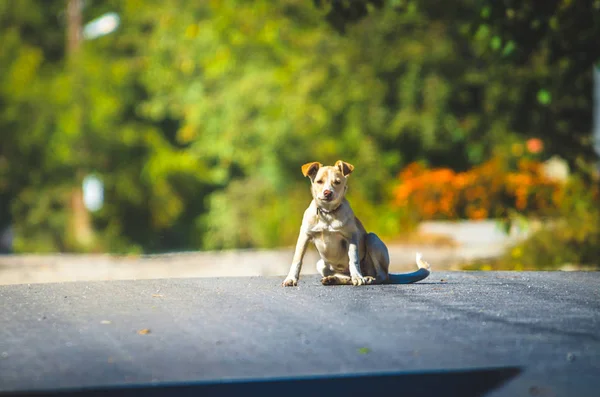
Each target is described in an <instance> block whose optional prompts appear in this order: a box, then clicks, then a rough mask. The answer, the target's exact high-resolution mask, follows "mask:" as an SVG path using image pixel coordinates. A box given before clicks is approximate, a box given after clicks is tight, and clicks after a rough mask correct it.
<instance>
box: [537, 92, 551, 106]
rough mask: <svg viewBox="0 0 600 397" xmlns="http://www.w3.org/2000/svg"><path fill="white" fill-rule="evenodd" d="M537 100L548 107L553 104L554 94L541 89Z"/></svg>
mask: <svg viewBox="0 0 600 397" xmlns="http://www.w3.org/2000/svg"><path fill="white" fill-rule="evenodd" d="M537 100H538V102H539V103H541V104H542V105H548V104H550V102H552V94H550V92H548V91H547V90H545V89H541V90H539V91H538V93H537Z"/></svg>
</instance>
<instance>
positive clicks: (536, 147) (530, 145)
mask: <svg viewBox="0 0 600 397" xmlns="http://www.w3.org/2000/svg"><path fill="white" fill-rule="evenodd" d="M525 146H527V150H529V153H534V154H536V153H540V152H541V151H542V150H544V142H542V140H541V139H539V138H531V139H528V140H527V142H526V143H525Z"/></svg>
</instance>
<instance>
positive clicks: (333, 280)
mask: <svg viewBox="0 0 600 397" xmlns="http://www.w3.org/2000/svg"><path fill="white" fill-rule="evenodd" d="M321 284H323V285H334V284H337V277H335V276H326V277H323V278H322V279H321Z"/></svg>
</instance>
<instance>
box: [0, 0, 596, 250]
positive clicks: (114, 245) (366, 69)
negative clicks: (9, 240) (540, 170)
mask: <svg viewBox="0 0 600 397" xmlns="http://www.w3.org/2000/svg"><path fill="white" fill-rule="evenodd" d="M498 4H499V3H498V2H492V1H484V2H475V1H471V0H461V1H459V2H458V3H456V2H453V3H452V4H450V3H448V4H446V3H443V2H439V1H434V0H424V1H402V0H399V1H390V2H382V1H357V2H344V1H315V2H304V1H299V0H282V1H277V2H273V1H267V0H256V1H252V2H247V1H242V0H223V1H203V2H198V1H192V0H174V1H169V2H165V1H158V0H144V1H142V0H126V1H117V0H106V1H93V2H86V7H85V8H84V10H83V13H84V22H87V21H90V20H92V19H94V18H96V17H98V16H99V15H101V14H102V13H104V12H108V11H114V12H117V13H118V14H119V15H120V17H121V26H120V27H119V29H118V30H117V31H116V32H114V33H112V34H110V35H107V36H104V37H101V38H98V39H95V40H89V41H85V42H84V43H83V44H82V48H81V51H80V53H79V54H78V56H77V59H76V62H75V63H74V65H73V67H68V66H69V65H68V64H67V59H66V54H65V34H66V15H65V7H66V3H65V2H64V1H45V0H19V1H12V2H8V1H5V2H0V37H2V40H0V104H1V106H0V134H1V135H0V225H3V224H8V223H11V224H13V225H14V227H15V231H16V235H17V241H16V245H17V246H16V248H17V249H18V250H19V251H56V250H58V251H73V250H79V249H81V248H80V247H78V246H77V244H75V243H73V241H72V236H69V233H68V231H69V216H70V214H69V212H70V211H71V209H70V208H71V207H70V199H71V197H72V196H71V195H72V189H73V187H74V186H77V185H78V184H79V183H80V181H81V178H82V176H83V175H86V174H89V173H94V174H96V175H98V176H99V177H100V178H101V179H102V181H103V182H104V184H105V189H106V191H105V205H104V207H103V208H102V209H101V210H100V211H99V212H97V213H95V214H93V222H94V229H95V230H96V232H97V241H96V242H95V244H94V247H93V248H92V249H94V250H98V251H110V252H160V251H167V250H187V249H199V248H210V249H215V248H217V249H218V248H232V247H272V246H277V245H285V244H292V243H293V241H294V240H295V238H296V233H297V228H298V226H299V224H300V220H301V214H302V211H303V209H304V208H305V206H306V205H307V203H308V202H309V200H310V194H309V191H308V181H303V180H302V176H301V173H300V166H301V165H302V164H303V163H305V162H308V161H320V162H323V163H332V162H333V161H335V160H338V159H344V160H346V161H349V162H351V163H353V164H355V166H356V171H355V173H354V174H353V175H352V177H351V179H352V181H351V188H350V189H351V190H350V192H349V195H350V199H351V200H352V203H353V206H354V207H355V210H356V211H357V212H358V213H359V214H361V218H363V219H364V220H365V223H366V226H367V227H368V228H371V229H374V228H376V229H377V230H378V232H379V233H380V234H382V235H384V236H393V235H395V234H397V233H398V232H399V229H400V225H402V222H401V221H402V219H403V214H401V213H398V212H397V211H396V210H394V209H393V208H392V206H390V199H391V191H392V188H393V184H394V183H395V176H396V175H397V174H398V172H399V171H400V169H401V168H402V167H403V166H404V165H406V164H408V163H410V162H413V161H422V162H424V163H426V164H428V165H430V166H449V167H451V168H453V169H455V170H465V169H468V168H469V167H471V166H473V165H476V164H480V163H481V162H483V161H484V160H485V159H487V158H488V157H489V156H490V154H491V153H492V151H493V150H494V148H497V147H499V145H503V144H505V143H506V142H508V141H514V140H515V139H517V138H516V136H519V135H527V136H537V137H540V138H542V139H543V140H544V143H545V145H546V147H548V148H549V152H548V154H553V153H558V154H561V155H563V156H564V157H565V158H566V159H567V160H568V161H569V162H570V163H571V164H572V165H575V166H577V165H578V164H584V163H585V164H587V163H589V162H590V161H591V160H592V159H593V155H592V152H591V139H590V131H591V101H592V98H591V82H592V76H591V65H592V64H593V63H594V62H595V61H597V60H598V59H600V48H599V47H598V46H597V45H596V43H597V37H600V23H599V21H598V12H599V10H600V2H598V1H590V2H571V1H566V0H563V1H551V2H549V3H548V4H551V5H552V6H541V8H540V9H539V12H537V11H536V10H537V7H538V6H535V7H534V5H533V4H534V3H533V2H524V4H523V5H522V6H519V7H517V8H510V7H507V6H506V7H505V6H499V5H498ZM502 4H504V3H502ZM535 4H537V3H535ZM553 6H554V8H553ZM503 7H504V8H503ZM507 16H508V18H507ZM582 18H583V19H582ZM580 19H582V20H583V21H584V22H581V26H582V27H585V29H584V31H585V34H583V33H581V34H580V32H579V31H576V30H573V25H574V24H575V25H576V23H575V22H576V21H577V23H579V20H580ZM511 23H512V24H514V26H513V25H511ZM590 23H591V25H590ZM517 28H518V29H521V30H522V31H521V30H518V31H519V32H520V33H518V34H517V35H515V34H514V32H515V29H517ZM527 29H530V30H531V32H533V33H531V32H529V31H528V30H527ZM565 35H566V36H565ZM575 38H576V40H575ZM571 39H573V40H575V41H574V43H576V44H577V46H578V47H577V46H575V45H574V47H573V48H572V51H570V52H569V51H567V50H565V48H566V49H568V50H571V47H569V45H568V43H569V42H570V40H571ZM565 43H567V44H565ZM592 44H594V45H595V46H593V45H592ZM565 46H566V47H565ZM586 46H587V47H586ZM575 47H577V48H578V49H579V50H577V48H575ZM588 47H589V48H588ZM582 48H585V49H589V51H587V52H585V56H582V55H578V54H579V52H577V51H580V50H581V49H582Z"/></svg>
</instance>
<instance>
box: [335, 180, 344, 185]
mask: <svg viewBox="0 0 600 397" xmlns="http://www.w3.org/2000/svg"><path fill="white" fill-rule="evenodd" d="M333 183H335V184H336V185H339V184H340V183H342V181H340V180H339V179H336V180H335V182H333Z"/></svg>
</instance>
